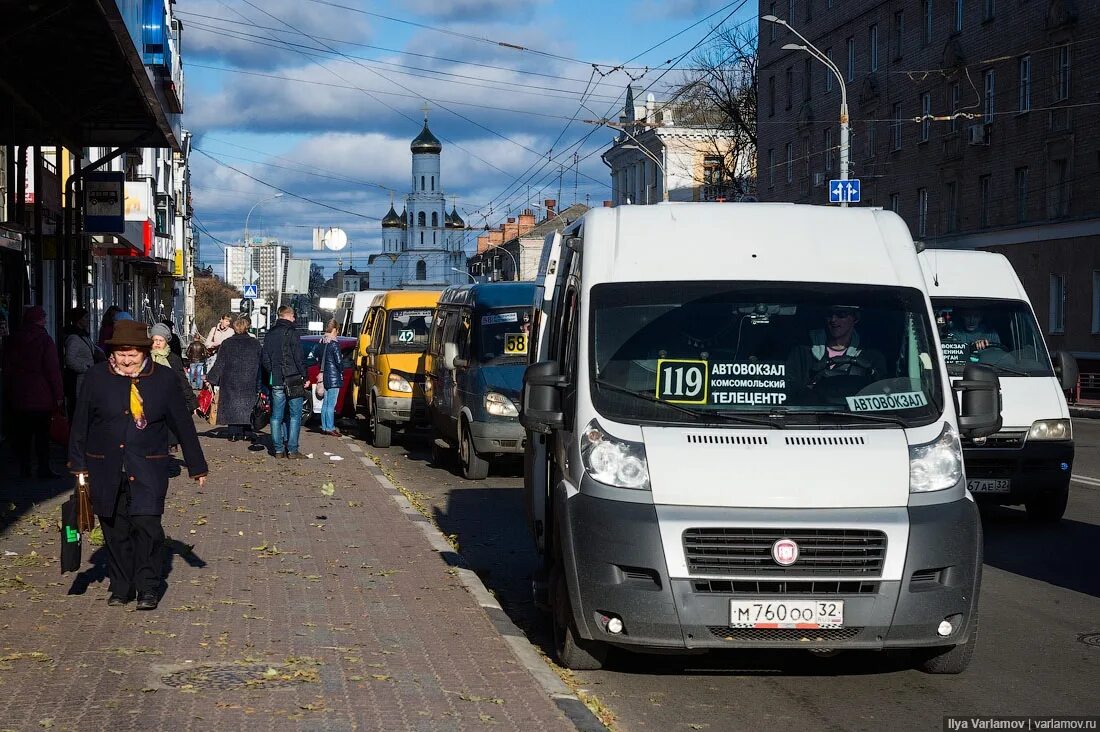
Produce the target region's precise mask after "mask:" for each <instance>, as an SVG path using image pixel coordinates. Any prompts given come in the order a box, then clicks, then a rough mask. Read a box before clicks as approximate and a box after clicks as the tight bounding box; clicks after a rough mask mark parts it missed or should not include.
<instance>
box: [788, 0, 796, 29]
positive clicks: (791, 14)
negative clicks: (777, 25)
mask: <svg viewBox="0 0 1100 732" xmlns="http://www.w3.org/2000/svg"><path fill="white" fill-rule="evenodd" d="M787 20H789V21H790V22H792V23H793V22H794V20H795V18H794V0H787Z"/></svg>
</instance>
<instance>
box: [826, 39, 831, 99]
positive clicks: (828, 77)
mask: <svg viewBox="0 0 1100 732" xmlns="http://www.w3.org/2000/svg"><path fill="white" fill-rule="evenodd" d="M832 57H833V48H832V46H830V47H829V48H826V49H825V58H828V59H831V58H832ZM832 90H833V72H832V71H830V72H829V73H827V74H825V92H826V93H828V92H831V91H832Z"/></svg>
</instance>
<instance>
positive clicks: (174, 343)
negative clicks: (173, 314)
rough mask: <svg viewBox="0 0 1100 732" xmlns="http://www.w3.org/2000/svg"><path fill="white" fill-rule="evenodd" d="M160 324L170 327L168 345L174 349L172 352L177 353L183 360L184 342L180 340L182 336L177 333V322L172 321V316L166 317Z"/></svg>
mask: <svg viewBox="0 0 1100 732" xmlns="http://www.w3.org/2000/svg"><path fill="white" fill-rule="evenodd" d="M160 325H163V326H165V327H166V328H168V335H169V338H168V347H169V348H170V349H172V353H174V354H176V356H177V357H179V358H180V359H181V360H182V359H183V344H182V343H181V342H180V337H179V336H178V335H176V324H175V323H174V322H172V319H171V318H165V319H164V320H162V321H160Z"/></svg>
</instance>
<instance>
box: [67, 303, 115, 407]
mask: <svg viewBox="0 0 1100 732" xmlns="http://www.w3.org/2000/svg"><path fill="white" fill-rule="evenodd" d="M64 344H65V345H64V352H63V353H64V359H65V368H64V369H63V371H62V383H63V385H64V387H65V405H66V407H67V408H68V412H69V417H70V419H71V418H72V416H73V410H74V409H76V395H77V394H79V393H80V385H81V384H82V383H83V381H84V374H85V373H86V372H87V371H88V369H90V368H91V367H92V366H93V365H95V364H97V363H99V362H100V361H103V360H104V359H105V356H104V355H103V352H102V351H101V350H99V347H98V346H96V344H94V343H92V334H91V333H89V332H88V311H87V310H85V309H84V308H81V307H76V308H73V309H72V310H70V311H69V324H68V325H66V326H65V341H64Z"/></svg>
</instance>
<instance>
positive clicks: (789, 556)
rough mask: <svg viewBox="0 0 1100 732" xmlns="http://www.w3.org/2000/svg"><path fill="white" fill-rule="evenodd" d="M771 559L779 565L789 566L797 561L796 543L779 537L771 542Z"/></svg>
mask: <svg viewBox="0 0 1100 732" xmlns="http://www.w3.org/2000/svg"><path fill="white" fill-rule="evenodd" d="M772 559H774V560H775V563H776V564H778V565H779V566H781V567H789V566H791V565H792V564H794V563H795V562H797V561H798V544H796V543H794V541H792V540H791V539H780V540H779V541H777V542H775V543H774V544H772Z"/></svg>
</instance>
